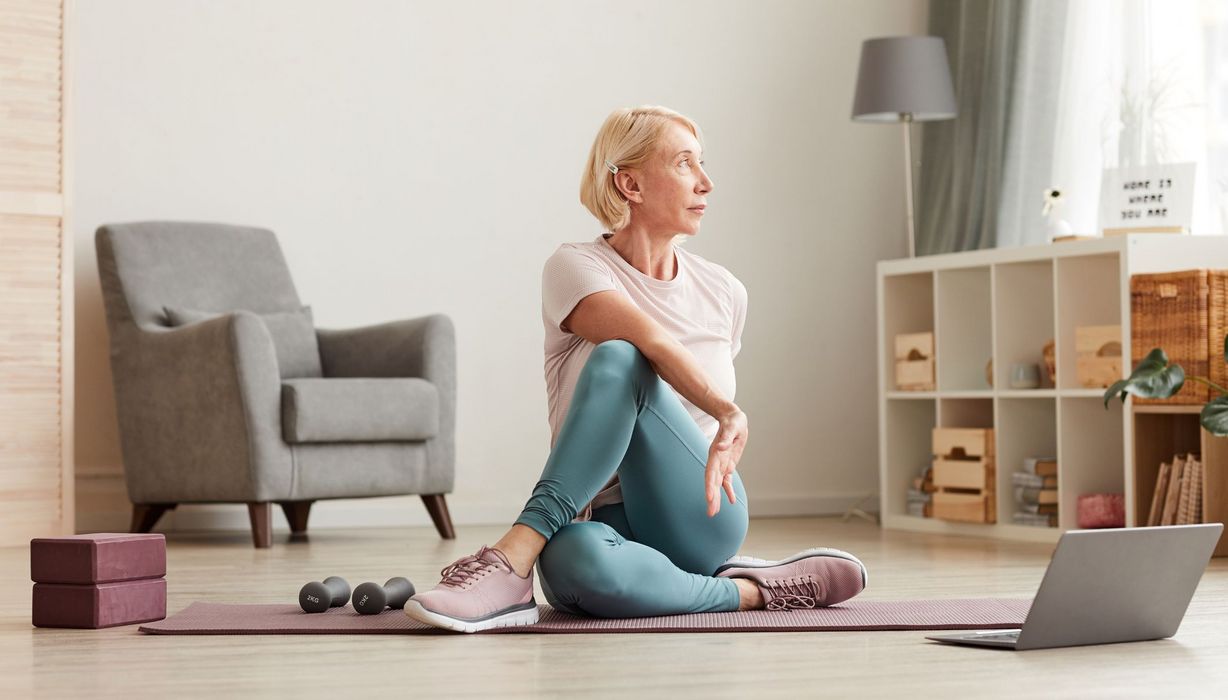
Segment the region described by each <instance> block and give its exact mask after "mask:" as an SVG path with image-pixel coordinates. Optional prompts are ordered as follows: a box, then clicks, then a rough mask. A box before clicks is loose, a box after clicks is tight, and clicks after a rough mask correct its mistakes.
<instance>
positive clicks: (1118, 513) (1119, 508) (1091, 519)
mask: <svg viewBox="0 0 1228 700" xmlns="http://www.w3.org/2000/svg"><path fill="white" fill-rule="evenodd" d="M1077 522H1078V525H1079V527H1080V528H1081V529H1084V530H1090V529H1093V528H1101V527H1125V526H1126V497H1125V496H1124V495H1122V494H1120V493H1089V494H1083V495H1081V496H1079V509H1078V518H1077Z"/></svg>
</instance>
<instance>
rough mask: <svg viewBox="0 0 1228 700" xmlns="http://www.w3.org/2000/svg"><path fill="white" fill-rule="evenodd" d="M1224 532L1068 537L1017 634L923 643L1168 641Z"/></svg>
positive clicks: (1191, 528)
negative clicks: (1165, 639)
mask: <svg viewBox="0 0 1228 700" xmlns="http://www.w3.org/2000/svg"><path fill="white" fill-rule="evenodd" d="M1223 530H1224V524H1223V523H1209V524H1205V525H1168V526H1162V527H1133V528H1120V529H1110V530H1070V531H1068V532H1066V533H1065V534H1063V535H1062V538H1061V540H1059V541H1058V543H1057V549H1056V550H1054V552H1053V558H1052V559H1051V560H1050V561H1049V568H1048V570H1046V571H1045V577H1044V579H1042V580H1041V582H1040V590H1038V591H1037V592H1036V598H1034V599H1033V600H1032V608H1031V610H1029V611H1028V615H1027V618H1025V619H1024V621H1023V627H1022V628H1021V629H1016V630H980V631H976V632H962V633H959V634H943V635H933V636H927V637H926V639H931V640H933V641H935V642H943V643H944V644H967V645H972V646H982V647H999V648H1004V649H1016V650H1022V649H1049V648H1052V647H1070V646H1079V645H1083V644H1111V643H1114V642H1137V641H1142V640H1146V639H1163V638H1165V637H1171V636H1173V634H1175V633H1176V632H1177V627H1178V625H1180V624H1181V618H1182V617H1184V616H1185V611H1186V608H1188V607H1189V605H1190V599H1191V598H1193V597H1194V589H1195V588H1197V587H1198V581H1199V579H1201V578H1202V572H1203V570H1204V569H1206V567H1207V563H1208V562H1209V561H1210V560H1211V553H1212V552H1213V551H1214V550H1215V544H1216V543H1217V542H1218V541H1219V537H1220V533H1222V532H1223Z"/></svg>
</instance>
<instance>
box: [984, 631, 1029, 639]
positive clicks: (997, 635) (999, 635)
mask: <svg viewBox="0 0 1228 700" xmlns="http://www.w3.org/2000/svg"><path fill="white" fill-rule="evenodd" d="M976 638H977V639H1015V640H1018V639H1019V630H1011V631H1009V632H990V633H988V634H978V635H977V636H976Z"/></svg>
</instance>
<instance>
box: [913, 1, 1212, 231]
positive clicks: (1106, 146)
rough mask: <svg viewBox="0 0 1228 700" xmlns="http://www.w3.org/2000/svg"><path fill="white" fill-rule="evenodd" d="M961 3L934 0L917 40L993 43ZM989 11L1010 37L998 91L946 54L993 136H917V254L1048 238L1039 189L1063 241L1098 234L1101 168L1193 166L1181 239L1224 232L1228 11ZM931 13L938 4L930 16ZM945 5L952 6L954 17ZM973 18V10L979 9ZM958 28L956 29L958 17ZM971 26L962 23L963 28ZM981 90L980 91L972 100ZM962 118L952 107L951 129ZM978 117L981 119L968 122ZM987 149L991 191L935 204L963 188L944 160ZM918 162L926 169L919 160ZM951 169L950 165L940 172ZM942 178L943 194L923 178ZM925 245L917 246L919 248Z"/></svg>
mask: <svg viewBox="0 0 1228 700" xmlns="http://www.w3.org/2000/svg"><path fill="white" fill-rule="evenodd" d="M968 2H969V0H962V1H961V0H934V1H933V3H932V4H931V15H930V32H931V33H932V34H939V35H944V36H950V35H952V34H954V35H955V36H963V37H965V40H964V45H967V41H966V37H967V36H968V35H970V34H977V35H980V36H982V37H987V38H990V39H992V38H994V37H997V36H1000V35H1001V32H1002V31H1003V29H1002V27H1001V26H995V25H994V24H993V23H992V22H985V21H984V18H983V17H977V16H976V15H975V13H973V14H970V13H969V12H968V11H967V9H966V7H967V5H968ZM984 5H986V6H992V7H997V8H998V9H999V15H1000V16H1001V15H1002V12H1001V11H1002V10H1003V9H1010V10H1011V12H1010V13H1009V15H1008V16H1009V17H1010V18H1011V20H1012V21H1013V22H1014V27H1013V28H1012V30H1013V32H1014V33H1015V36H1016V39H1015V43H1014V45H1013V46H1011V47H1010V55H1009V57H1008V58H1009V60H1011V61H1012V62H1013V63H1014V65H1013V68H1012V69H1011V70H1010V71H1001V72H999V75H1000V76H1001V77H1003V78H1007V77H1008V76H1009V79H1010V84H1009V86H1008V87H1007V88H1003V87H1002V86H996V87H995V86H992V85H988V86H987V85H984V84H982V83H980V82H977V81H971V82H970V81H967V80H964V79H962V77H961V75H960V70H959V69H960V66H961V65H962V64H963V63H964V62H965V61H967V60H968V58H969V57H968V56H966V55H964V56H961V55H960V48H961V47H960V44H959V43H957V44H956V45H955V47H954V48H953V49H952V48H951V47H950V41H949V40H948V47H949V50H951V53H952V56H951V60H952V69H953V74H954V76H955V80H956V91H957V94H958V95H959V99H960V107H961V110H962V109H963V107H964V105H965V104H968V103H969V102H972V103H974V104H977V103H979V104H984V103H986V102H988V103H989V104H991V105H997V104H1004V105H1005V114H1004V118H1002V119H1001V120H1000V121H999V122H998V123H997V126H998V127H1000V129H1001V132H1000V133H998V134H996V135H993V137H992V138H981V139H977V140H975V141H972V142H964V141H950V140H949V139H948V140H946V141H945V142H944V139H943V138H942V134H941V133H938V132H936V131H933V130H929V126H928V125H927V126H926V129H927V130H926V131H925V132H923V146H922V148H923V154H924V158H925V161H923V165H922V173H921V185H922V190H921V197H919V208H920V209H921V210H922V211H923V212H928V217H927V216H926V214H925V213H922V215H921V219H922V221H923V222H924V223H926V224H928V225H926V226H921V227H919V228H918V237H919V240H918V250H919V251H923V252H941V251H943V250H966V249H969V248H978V247H990V246H993V247H1010V246H1017V245H1031V244H1039V243H1045V242H1047V241H1048V230H1047V227H1046V222H1045V220H1044V219H1043V218H1042V216H1041V207H1042V204H1043V195H1044V191H1045V190H1046V189H1048V188H1049V187H1057V188H1059V189H1060V190H1061V191H1062V194H1063V201H1062V203H1061V205H1060V207H1059V209H1058V214H1059V216H1060V217H1061V218H1062V219H1065V220H1066V221H1067V222H1069V223H1070V224H1071V227H1072V228H1073V230H1074V232H1075V233H1080V234H1093V235H1094V234H1096V233H1098V222H1097V217H1098V213H1099V197H1100V179H1101V174H1102V171H1103V169H1104V168H1107V167H1119V166H1128V165H1146V164H1154V163H1176V162H1190V161H1192V162H1194V163H1196V164H1197V165H1196V168H1197V170H1196V172H1197V177H1196V180H1197V182H1196V187H1195V199H1194V215H1193V222H1192V232H1193V233H1195V234H1203V235H1205V234H1222V233H1224V232H1225V231H1228V3H1225V2H1223V1H1222V0H1219V1H1217V0H1080V1H1079V2H1069V3H1068V2H1064V1H1061V0H1031V1H1030V2H1027V1H1023V0H991V2H989V3H985V4H984ZM935 7H938V8H940V9H941V8H946V10H945V11H935ZM950 8H963V12H962V13H953V12H951V11H950ZM982 14H984V11H982ZM961 20H962V21H961ZM969 20H971V21H969ZM980 91H987V92H985V93H984V94H978V93H979V92H980ZM966 117H971V118H972V119H974V120H977V119H979V117H978V115H977V113H976V112H973V113H972V114H971V115H968V114H966V113H965V112H963V111H961V113H960V116H959V117H958V118H957V119H956V120H955V121H954V122H951V123H950V124H951V125H952V127H953V128H960V129H963V130H965V131H967V130H969V129H971V128H972V127H971V126H970V125H968V124H964V125H962V126H955V125H956V124H958V122H960V121H961V120H965V118H966ZM981 121H983V119H982V120H981ZM995 141H996V142H997V143H1000V144H1004V145H1002V146H999V147H998V149H999V152H1000V153H1001V156H1000V164H999V165H1000V170H999V171H998V172H997V173H995V174H993V178H992V179H993V182H992V183H991V184H992V185H993V187H994V188H996V191H986V192H983V193H978V192H976V191H973V190H969V192H971V193H972V194H974V195H977V197H978V198H979V201H978V202H959V201H957V198H956V199H953V198H951V197H949V196H947V197H944V196H943V189H944V187H952V186H953V187H954V188H960V187H967V186H968V183H966V182H960V181H959V180H957V179H954V178H951V176H950V174H949V173H948V172H943V161H944V160H948V159H949V160H952V161H954V162H955V163H956V164H958V163H964V164H972V163H979V162H983V161H984V160H985V158H986V151H987V150H988V152H989V153H992V152H993V150H994V146H993V144H994V143H995ZM929 161H934V162H933V163H930V162H929ZM946 168H947V169H948V171H949V172H959V171H960V166H958V165H948V166H946ZM965 168H966V166H965ZM931 177H937V178H943V177H946V178H948V181H949V183H950V184H948V185H942V184H937V183H929V182H926V179H927V178H931ZM961 208H964V209H967V210H971V211H973V212H976V211H982V212H988V214H989V215H988V216H983V217H981V228H980V230H979V231H977V232H976V234H975V235H968V234H965V235H962V236H953V235H951V233H950V230H951V229H952V227H958V225H959V224H960V222H963V221H966V220H967V217H968V214H967V211H961ZM923 238H925V239H926V240H921V239H923Z"/></svg>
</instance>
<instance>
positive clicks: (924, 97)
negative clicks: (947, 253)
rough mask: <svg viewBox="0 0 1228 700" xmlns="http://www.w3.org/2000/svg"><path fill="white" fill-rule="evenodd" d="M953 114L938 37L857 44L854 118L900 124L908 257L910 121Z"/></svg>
mask: <svg viewBox="0 0 1228 700" xmlns="http://www.w3.org/2000/svg"><path fill="white" fill-rule="evenodd" d="M954 118H955V90H954V89H953V88H952V87H951V69H950V67H949V66H948V65H947V48H946V44H945V43H944V42H943V40H942V38H941V37H936V36H892V37H885V38H881V39H867V40H866V41H865V42H863V43H862V45H861V64H860V65H859V66H858V68H857V93H856V94H855V95H854V97H853V121H858V122H879V123H897V122H898V123H903V125H904V159H905V160H904V185H905V187H906V189H907V192H906V193H905V196H906V198H907V200H908V257H910V258H913V257H916V255H917V251H916V232H915V224H914V222H913V189H912V163H913V161H912V138H911V133H910V132H911V129H912V123H913V122H925V121H937V120H939V119H954Z"/></svg>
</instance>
